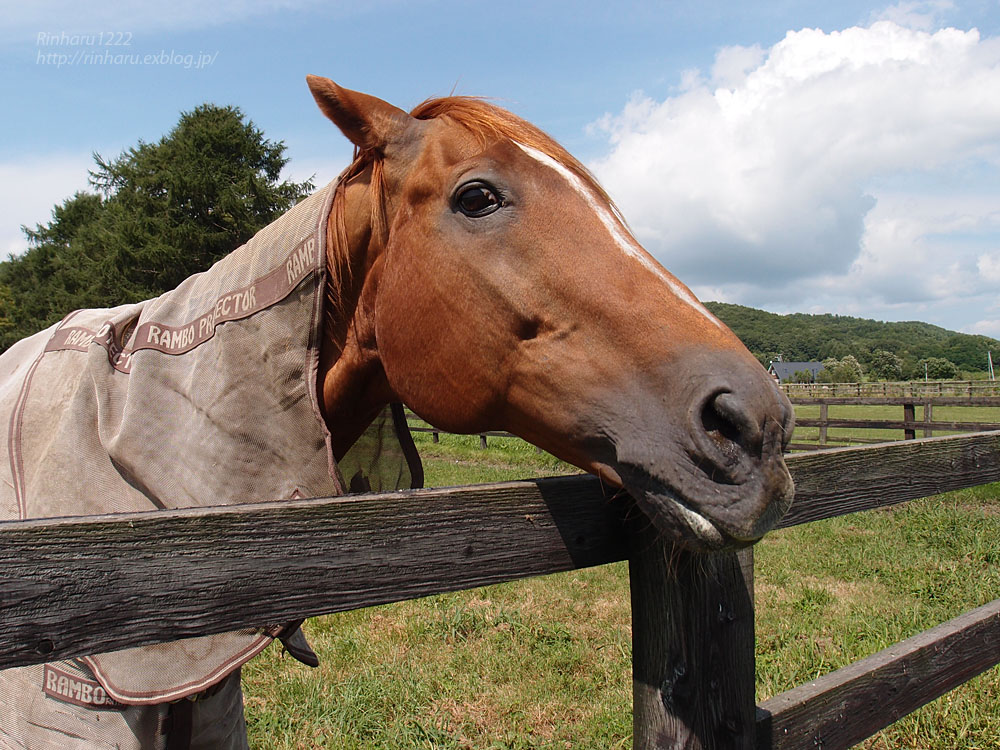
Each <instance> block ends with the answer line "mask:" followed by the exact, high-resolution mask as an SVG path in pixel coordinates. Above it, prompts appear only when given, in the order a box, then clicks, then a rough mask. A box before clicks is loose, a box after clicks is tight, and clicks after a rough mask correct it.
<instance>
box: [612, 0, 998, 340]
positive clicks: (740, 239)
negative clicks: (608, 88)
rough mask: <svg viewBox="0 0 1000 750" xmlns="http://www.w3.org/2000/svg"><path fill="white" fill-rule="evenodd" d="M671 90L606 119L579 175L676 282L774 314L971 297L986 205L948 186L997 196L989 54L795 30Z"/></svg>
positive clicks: (887, 36)
mask: <svg viewBox="0 0 1000 750" xmlns="http://www.w3.org/2000/svg"><path fill="white" fill-rule="evenodd" d="M932 5H933V8H932V10H933V9H937V10H943V9H945V7H944V6H943V5H941V4H932ZM925 6H926V7H930V6H927V4H924V5H921V6H920V8H925ZM920 8H918V7H917V6H915V5H914V6H912V7H911V6H906V8H904V7H903V6H902V5H900V6H897V10H898V11H899V12H903V11H907V12H916V10H919V9H920ZM925 10H926V8H925ZM911 25H912V21H911ZM685 81H686V87H684V88H682V90H681V91H680V93H678V94H677V95H675V96H672V97H669V98H667V99H666V100H664V101H655V100H653V99H651V98H649V97H648V96H644V95H642V94H636V95H634V96H633V97H632V99H631V100H630V101H629V102H628V103H627V104H626V106H625V107H624V109H623V110H622V111H621V112H620V113H618V114H617V115H614V116H611V115H607V116H605V117H604V118H603V119H602V120H601V121H600V122H599V123H598V124H597V127H598V128H600V129H603V130H604V131H605V132H606V134H607V137H608V139H609V141H610V152H609V153H608V154H607V156H606V157H604V158H602V159H600V160H598V161H597V162H596V163H595V164H593V165H592V166H593V168H594V169H595V171H596V172H597V174H598V176H599V177H600V178H601V180H602V181H603V182H604V184H605V186H606V187H607V188H608V190H609V192H610V193H611V194H612V195H613V196H614V197H615V198H616V200H617V202H618V203H619V205H620V206H621V208H622V210H623V212H624V214H625V216H626V217H627V218H628V220H629V221H630V223H631V225H632V226H633V228H634V229H635V231H636V234H637V235H638V237H639V239H640V240H641V241H643V242H644V244H646V246H647V248H648V249H649V250H650V251H651V252H653V253H654V254H655V255H656V256H657V257H658V258H659V259H660V260H661V261H662V262H663V263H664V265H666V266H667V267H668V268H670V269H671V270H672V271H674V272H675V273H677V274H678V275H679V276H680V277H681V278H682V279H684V280H685V281H687V282H688V283H692V284H694V285H696V286H698V287H699V288H706V287H707V288H712V289H714V290H716V291H718V292H719V294H720V296H723V297H726V298H728V299H732V300H733V301H742V302H744V303H745V304H757V305H765V304H768V303H770V304H769V306H770V307H771V308H772V309H773V308H774V303H773V300H774V299H775V297H776V296H781V295H785V296H786V299H788V297H787V295H797V297H798V298H797V299H796V298H795V297H794V296H793V297H792V298H791V299H788V301H789V302H790V305H789V306H790V307H792V308H793V309H794V308H795V307H798V309H803V308H804V307H805V306H806V305H807V304H808V305H814V304H819V303H820V302H822V303H823V304H827V305H829V307H828V308H827V309H828V310H829V309H831V308H836V309H835V311H839V312H847V309H853V308H857V307H858V305H857V300H858V299H864V300H865V302H866V305H867V306H868V308H869V309H870V308H871V307H873V306H874V307H878V308H879V309H882V310H887V309H893V308H894V307H896V306H899V305H903V304H905V303H908V302H909V303H914V304H924V303H926V304H935V303H936V302H941V301H943V300H945V299H946V298H949V297H954V296H955V295H974V294H980V293H984V290H983V284H982V281H983V278H982V272H981V270H977V260H978V256H979V255H982V254H983V246H982V243H983V242H984V241H985V238H988V237H989V236H990V235H993V234H996V233H998V232H1000V220H998V217H1000V193H997V192H996V191H995V187H994V188H993V189H992V192H987V193H986V194H983V193H981V192H979V191H977V187H976V185H975V184H971V182H970V183H969V184H967V183H966V182H965V181H963V179H962V176H963V174H964V173H965V172H968V173H975V174H976V175H977V179H979V182H982V183H984V184H992V185H994V186H995V185H996V184H997V177H998V175H997V171H998V169H1000V97H998V96H997V95H996V92H997V91H1000V41H998V40H997V39H986V40H983V39H981V38H980V35H979V33H978V31H976V30H975V29H973V30H970V31H960V30H956V29H942V30H939V31H936V32H934V33H928V32H926V31H919V30H915V29H913V28H906V27H904V26H902V25H900V24H899V23H896V22H892V21H885V20H882V21H877V22H875V23H873V24H872V25H871V26H870V27H867V28H861V27H854V28H849V29H845V30H843V31H835V32H831V33H824V32H823V31H820V30H815V29H803V30H801V31H796V32H789V33H788V34H787V35H786V36H785V38H784V39H783V40H782V41H780V42H778V43H777V44H776V45H774V46H773V47H771V48H770V49H767V50H759V49H756V48H753V47H750V48H746V47H738V48H727V49H725V50H722V51H721V52H720V53H719V54H718V55H717V57H716V60H715V65H714V66H713V69H712V73H711V78H710V79H709V80H706V79H705V77H704V76H700V75H698V74H697V71H696V72H694V73H691V74H688V75H687V76H686V78H685ZM980 178H981V179H980ZM972 182H975V181H972ZM956 184H957V185H960V186H963V188H962V190H961V194H954V193H955V191H954V189H953V186H954V185H956ZM890 186H891V187H890ZM953 237H960V240H957V241H955V242H951V239H952V238H953ZM993 247H994V248H995V244H994V245H993ZM796 303H798V304H796ZM966 325H971V321H967V322H966Z"/></svg>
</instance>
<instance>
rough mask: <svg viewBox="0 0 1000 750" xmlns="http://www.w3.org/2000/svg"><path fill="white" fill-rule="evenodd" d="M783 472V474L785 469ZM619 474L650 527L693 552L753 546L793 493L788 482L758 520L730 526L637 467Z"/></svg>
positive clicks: (780, 512)
mask: <svg viewBox="0 0 1000 750" xmlns="http://www.w3.org/2000/svg"><path fill="white" fill-rule="evenodd" d="M783 468H784V467H783ZM784 471H785V473H786V474H787V469H785V470H784ZM621 474H622V478H623V480H624V483H623V486H624V488H625V489H626V490H627V491H628V492H629V494H631V495H632V497H633V498H635V499H636V502H637V503H638V504H639V507H640V508H642V510H643V511H644V512H645V513H646V515H647V516H648V517H649V519H650V520H651V521H652V522H653V525H654V526H656V527H657V528H658V529H660V530H661V532H662V533H664V534H667V535H671V536H673V538H674V541H676V542H677V543H678V544H681V545H683V546H686V547H688V548H690V549H693V550H695V551H711V550H717V549H722V548H734V549H735V548H740V547H746V546H749V545H752V544H754V543H755V542H757V541H758V540H760V538H761V537H762V536H763V535H764V534H765V533H766V532H767V531H768V530H769V529H771V528H772V527H773V526H775V525H776V524H777V522H778V520H780V518H781V517H782V516H783V515H784V514H785V512H786V511H787V509H788V506H789V505H790V504H791V497H792V494H793V493H792V489H791V483H790V479H789V482H788V486H787V487H785V488H784V491H783V492H781V493H780V496H775V497H774V498H773V499H772V501H771V502H769V503H767V504H766V505H765V506H764V507H763V509H762V512H761V513H760V515H759V517H756V518H754V519H752V522H750V523H746V524H740V523H737V524H736V525H734V524H732V523H730V522H727V521H726V520H725V519H723V518H719V519H714V518H712V516H711V515H709V514H708V513H707V512H705V511H702V510H700V509H698V508H697V507H696V506H695V504H694V502H693V501H692V500H690V499H688V497H687V496H686V495H685V494H683V493H681V491H680V490H679V489H677V488H675V487H673V486H671V485H670V484H669V483H668V482H667V481H665V480H663V479H661V478H658V477H654V476H652V475H651V474H649V473H648V472H647V471H645V470H644V469H642V468H640V467H636V466H629V467H623V470H622V471H621ZM747 489H750V488H747Z"/></svg>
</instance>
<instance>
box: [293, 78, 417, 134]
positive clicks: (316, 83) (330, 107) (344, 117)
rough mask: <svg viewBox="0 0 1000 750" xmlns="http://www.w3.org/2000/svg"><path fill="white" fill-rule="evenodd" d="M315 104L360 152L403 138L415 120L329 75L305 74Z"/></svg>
mask: <svg viewBox="0 0 1000 750" xmlns="http://www.w3.org/2000/svg"><path fill="white" fill-rule="evenodd" d="M306 82H307V83H308V84H309V90H310V91H311V92H312V95H313V97H314V98H315V99H316V103H317V104H318V105H319V108H320V109H321V110H322V111H323V114H324V115H326V116H327V117H328V118H330V120H332V121H333V124H334V125H336V126H337V127H338V128H340V130H341V131H342V132H343V134H344V135H346V136H347V138H348V139H349V140H350V141H351V143H353V144H354V145H355V146H357V147H358V148H360V149H361V150H362V151H367V150H375V151H384V150H385V148H386V146H389V145H391V144H393V143H395V142H397V141H401V140H403V139H404V138H405V137H406V133H407V132H408V131H409V130H410V129H411V127H412V125H413V124H414V123H416V122H418V121H417V120H416V119H415V118H413V117H410V115H408V114H407V113H406V112H404V111H403V110H401V109H399V108H398V107H394V106H392V105H391V104H389V103H388V102H384V101H382V100H381V99H379V98H377V97H374V96H369V95H368V94H362V93H361V92H359V91H351V90H350V89H345V88H344V87H343V86H338V85H337V84H336V83H334V82H333V81H331V80H330V79H329V78H323V77H322V76H312V75H310V76H306Z"/></svg>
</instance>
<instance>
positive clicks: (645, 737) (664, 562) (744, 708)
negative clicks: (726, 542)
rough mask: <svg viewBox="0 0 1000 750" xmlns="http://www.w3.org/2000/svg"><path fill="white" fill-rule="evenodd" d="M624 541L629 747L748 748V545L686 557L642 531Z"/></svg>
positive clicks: (751, 710) (751, 736)
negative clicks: (627, 547)
mask: <svg viewBox="0 0 1000 750" xmlns="http://www.w3.org/2000/svg"><path fill="white" fill-rule="evenodd" d="M634 543H635V544H636V545H637V546H636V547H635V548H634V549H633V552H632V556H631V558H630V560H629V582H630V585H631V593H632V706H633V710H632V724H633V740H632V743H633V745H632V746H633V747H634V748H636V750H681V749H682V748H683V749H684V750H751V749H752V748H753V747H754V746H755V725H754V719H755V707H754V611H753V556H752V554H753V553H752V551H751V550H743V551H741V552H739V553H736V552H720V553H716V554H711V555H694V554H691V553H689V552H685V551H684V550H680V549H677V548H675V547H674V546H673V545H670V544H664V543H663V542H662V541H660V540H658V539H657V538H656V535H655V534H653V533H649V531H648V529H647V530H646V532H645V533H637V534H636V535H635V536H634Z"/></svg>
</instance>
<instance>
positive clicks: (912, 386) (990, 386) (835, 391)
mask: <svg viewBox="0 0 1000 750" xmlns="http://www.w3.org/2000/svg"><path fill="white" fill-rule="evenodd" d="M780 388H781V390H783V391H784V392H785V393H786V394H787V395H788V397H789V398H827V397H837V396H840V397H844V396H853V397H855V398H862V397H868V398H879V397H881V398H887V397H890V396H908V397H916V398H925V397H935V396H966V397H969V398H971V397H975V396H998V397H1000V381H996V380H931V381H925V380H912V381H908V382H902V383H782V384H781V386H780Z"/></svg>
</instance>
